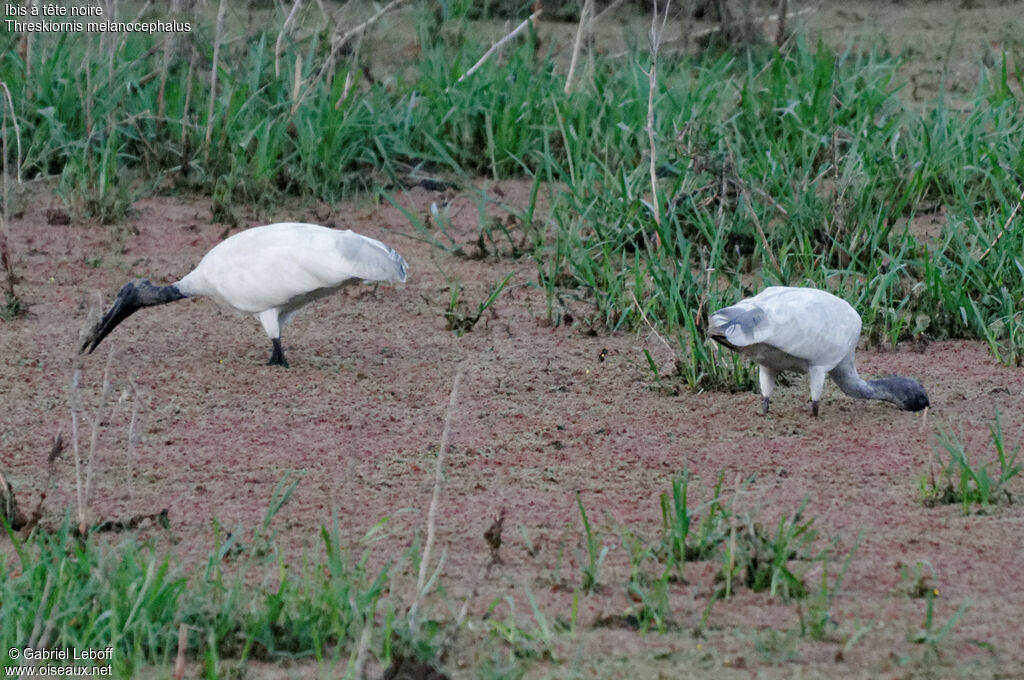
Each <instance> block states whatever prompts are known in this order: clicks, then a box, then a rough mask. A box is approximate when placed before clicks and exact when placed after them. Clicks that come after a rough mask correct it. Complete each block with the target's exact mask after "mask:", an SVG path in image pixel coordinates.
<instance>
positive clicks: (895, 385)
mask: <svg viewBox="0 0 1024 680" xmlns="http://www.w3.org/2000/svg"><path fill="white" fill-rule="evenodd" d="M870 384H871V386H872V387H875V388H876V389H878V388H882V390H884V392H885V393H886V398H887V400H888V401H891V402H892V403H894V404H896V405H897V406H899V407H900V408H901V409H903V410H904V411H921V410H923V409H925V408H927V407H928V406H929V405H930V404H929V402H928V394H927V393H926V392H925V391H924V387H922V386H921V383H919V382H917V381H916V380H914V379H913V378H904V377H902V376H895V377H892V378H879V379H878V380H871V381H870Z"/></svg>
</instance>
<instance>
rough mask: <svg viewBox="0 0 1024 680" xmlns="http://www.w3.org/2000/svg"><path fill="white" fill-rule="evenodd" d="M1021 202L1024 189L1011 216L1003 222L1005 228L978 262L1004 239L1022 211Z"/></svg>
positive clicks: (1023, 200) (1022, 201) (1023, 198)
mask: <svg viewBox="0 0 1024 680" xmlns="http://www.w3.org/2000/svg"><path fill="white" fill-rule="evenodd" d="M1021 203H1024V191H1021V194H1020V198H1018V199H1017V205H1015V206H1013V210H1012V211H1011V212H1010V216H1009V217H1007V218H1006V223H1005V224H1003V228H1002V229H1001V230H1000V231H999V234H998V235H997V236H996V238H995V240H994V241H992V243H991V244H990V245H989V247H988V248H986V249H985V252H983V253H982V254H981V257H979V258H978V262H981V261H982V260H984V259H985V256H986V255H988V251H990V250H992V249H993V248H995V247H996V244H997V243H999V240H1000V239H1002V238H1003V235H1005V234H1006V230H1007V229H1009V228H1010V222H1013V218H1014V217H1016V216H1017V213H1018V212H1020V204H1021Z"/></svg>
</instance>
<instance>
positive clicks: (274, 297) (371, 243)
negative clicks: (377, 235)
mask: <svg viewBox="0 0 1024 680" xmlns="http://www.w3.org/2000/svg"><path fill="white" fill-rule="evenodd" d="M407 269H408V265H407V264H406V262H405V260H404V259H402V256H401V255H399V254H398V253H396V252H395V251H394V250H392V249H391V248H389V247H388V246H386V245H384V244H383V243H381V242H380V241H376V240H374V239H372V238H368V237H366V236H362V235H360V234H357V233H355V232H353V231H339V230H337V229H328V228H327V227H320V226H317V225H315V224H302V223H298V222H286V223H282V224H270V225H267V226H263V227H254V228H252V229H247V230H245V231H242V232H239V233H237V234H234V235H233V236H231V237H230V238H227V239H225V240H224V241H222V242H220V243H218V244H217V245H216V246H214V247H213V248H212V249H211V250H210V252H208V253H206V255H204V256H203V259H202V260H201V261H200V262H199V266H197V267H196V268H195V269H193V270H192V271H191V272H189V273H188V274H186V275H185V277H184V278H183V279H181V280H180V281H178V282H177V283H172V284H171V285H169V286H155V285H153V284H152V283H150V282H149V281H147V280H141V279H140V280H137V281H130V282H129V283H126V284H124V286H123V287H122V288H121V290H120V291H118V293H117V299H116V300H114V304H113V305H111V307H110V309H109V310H107V313H106V314H104V315H103V318H102V319H100V321H99V322H98V323H97V324H96V325H95V326H94V327H93V329H92V330H91V331H90V332H89V334H88V335H87V336H86V338H85V342H84V343H82V348H81V350H80V351H81V352H84V351H86V349H88V350H89V352H92V351H93V350H94V349H96V346H97V345H99V344H100V342H101V341H102V340H103V338H105V337H106V336H107V334H108V333H110V331H112V330H114V328H116V327H117V325H118V324H119V323H121V322H122V321H124V320H125V319H127V318H128V317H129V316H131V315H132V314H134V313H135V312H136V311H137V310H139V309H141V308H143V307H151V306H153V305H161V304H164V303H166V302H174V301H175V300H181V299H183V298H188V297H193V296H205V297H209V298H212V299H213V300H214V301H216V302H218V303H220V304H222V305H225V306H227V307H232V308H234V309H237V310H238V311H240V312H247V313H249V314H255V315H256V316H257V317H258V318H259V320H260V323H262V324H263V329H264V330H265V331H266V332H267V335H268V336H270V340H271V342H272V343H273V350H272V352H271V355H270V361H269V362H268V364H271V365H278V366H286V367H287V366H288V362H287V361H285V358H284V352H283V350H282V349H281V328H282V327H283V326H284V325H285V324H286V323H288V321H289V320H290V319H291V318H292V316H293V315H294V314H295V312H296V311H298V310H299V308H300V307H302V306H303V305H306V304H308V303H310V302H312V301H314V300H317V299H319V298H322V297H324V296H326V295H330V294H331V293H333V292H335V291H337V290H338V289H340V288H341V287H342V286H345V285H348V284H352V283H357V282H360V281H399V282H403V281H405V279H406V271H407Z"/></svg>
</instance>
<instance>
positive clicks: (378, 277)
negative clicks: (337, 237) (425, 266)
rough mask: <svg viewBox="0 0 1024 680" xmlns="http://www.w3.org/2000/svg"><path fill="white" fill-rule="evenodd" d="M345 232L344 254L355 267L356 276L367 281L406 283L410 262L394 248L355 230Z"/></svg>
mask: <svg viewBox="0 0 1024 680" xmlns="http://www.w3.org/2000/svg"><path fill="white" fill-rule="evenodd" d="M344 233H345V240H344V246H343V248H344V251H343V255H344V256H345V258H346V259H347V260H348V261H349V263H351V265H352V266H353V267H354V271H353V272H352V273H353V274H354V275H355V276H357V277H359V278H361V279H364V280H366V281H397V282H398V283H405V280H406V278H408V273H409V264H408V263H407V262H406V261H405V258H403V257H402V256H401V255H399V254H398V253H397V252H396V251H395V249H394V248H392V247H391V246H389V245H387V244H385V243H381V242H380V241H378V240H377V239H374V238H370V237H369V236H363V235H362V234H357V233H355V232H353V231H346V232H344Z"/></svg>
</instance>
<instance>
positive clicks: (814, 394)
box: [709, 286, 928, 415]
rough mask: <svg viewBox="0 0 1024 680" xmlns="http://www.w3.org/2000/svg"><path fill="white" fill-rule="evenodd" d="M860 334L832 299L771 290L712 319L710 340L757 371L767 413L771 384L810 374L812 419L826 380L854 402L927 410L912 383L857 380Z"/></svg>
mask: <svg viewBox="0 0 1024 680" xmlns="http://www.w3.org/2000/svg"><path fill="white" fill-rule="evenodd" d="M860 329H861V320H860V315H859V314H857V312H856V310H854V308H853V307H851V306H850V304H849V303H848V302H846V301H845V300H843V299H841V298H838V297H836V296H835V295H832V294H831V293H826V292H825V291H822V290H815V289H813V288H787V287H782V286H773V287H771V288H766V289H765V290H763V291H762V292H761V293H759V294H758V295H756V296H754V297H751V298H746V299H744V300H741V301H739V302H738V303H736V304H735V305H733V306H732V307H726V308H725V309H720V310H718V311H717V312H715V313H713V314H712V315H711V319H710V329H709V334H710V336H711V337H712V339H714V340H716V341H718V342H719V343H721V344H722V345H724V346H726V347H728V348H730V349H732V350H735V351H737V352H739V353H741V354H743V355H744V356H747V357H749V358H750V359H751V360H753V361H754V362H755V363H757V364H758V365H759V366H760V383H761V395H762V397H763V400H764V412H765V413H767V412H768V403H769V400H770V399H771V396H772V392H773V391H774V390H775V378H776V377H777V376H778V374H779V373H781V372H784V371H798V372H800V373H807V374H808V376H809V378H810V383H811V404H812V407H811V408H812V412H813V413H814V415H818V403H819V401H820V400H821V394H822V391H823V390H824V386H825V375H826V374H827V375H830V376H831V377H832V379H833V380H834V381H835V383H836V384H837V385H838V386H839V388H840V389H841V390H842V391H843V392H845V393H846V394H848V395H850V396H852V397H857V398H860V399H883V400H885V401H890V402H892V403H894V404H896V405H897V406H899V407H900V408H903V409H906V410H910V411H919V410H921V409H923V408H925V407H926V406H928V396H927V394H926V393H925V391H924V388H923V387H921V385H920V383H918V382H917V381H916V380H914V379H913V378H904V377H898V376H897V377H892V378H881V379H878V380H871V381H865V380H862V379H861V378H860V376H859V375H857V367H856V365H855V363H854V353H855V352H856V349H857V340H858V339H859V338H860Z"/></svg>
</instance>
